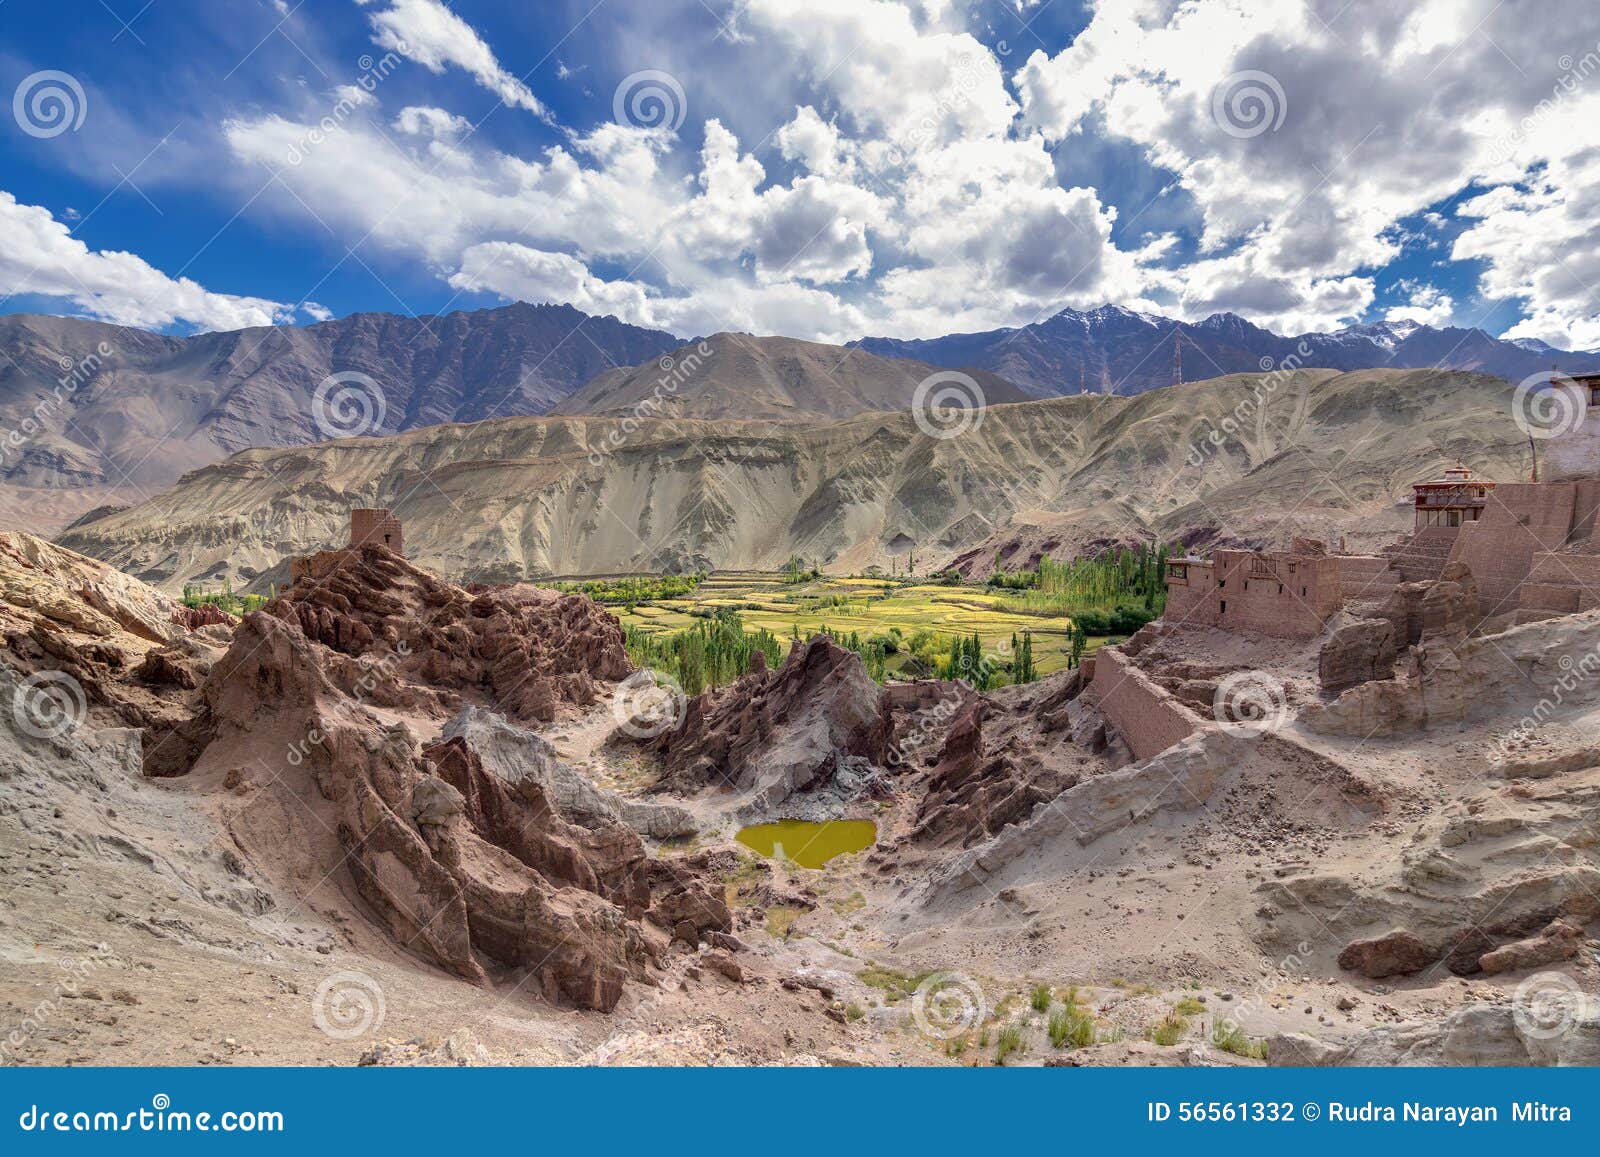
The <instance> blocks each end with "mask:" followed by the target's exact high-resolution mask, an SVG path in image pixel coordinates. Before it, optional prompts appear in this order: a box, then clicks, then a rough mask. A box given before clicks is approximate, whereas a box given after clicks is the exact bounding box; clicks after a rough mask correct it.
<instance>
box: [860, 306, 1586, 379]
mask: <svg viewBox="0 0 1600 1157" xmlns="http://www.w3.org/2000/svg"><path fill="white" fill-rule="evenodd" d="M851 344H852V345H854V346H857V347H859V348H861V349H866V350H871V351H872V352H873V353H876V354H883V355H884V356H885V357H904V358H919V359H921V360H922V361H925V362H932V363H933V364H934V365H939V366H980V367H982V368H983V369H986V370H991V371H993V372H994V373H997V374H1001V375H1003V376H1004V377H1006V378H1007V379H1008V380H1010V381H1013V382H1016V383H1017V384H1018V385H1020V386H1022V387H1023V388H1024V389H1027V390H1032V391H1033V392H1035V393H1037V394H1039V395H1041V396H1049V395H1052V394H1071V393H1077V392H1078V390H1079V389H1080V387H1083V386H1087V387H1088V388H1089V389H1091V390H1094V391H1096V392H1107V393H1118V394H1137V393H1142V392H1143V391H1145V390H1149V389H1155V388H1158V387H1161V386H1167V385H1171V384H1172V376H1173V373H1172V353H1173V346H1174V345H1175V344H1179V345H1181V346H1182V347H1183V348H1182V358H1183V369H1184V373H1185V377H1186V378H1188V379H1189V380H1196V379H1200V378H1206V377H1210V376H1212V375H1213V374H1228V373H1241V372H1250V371H1253V370H1255V369H1257V368H1258V367H1261V366H1266V367H1267V368H1269V369H1270V368H1271V367H1273V366H1274V365H1282V364H1285V363H1287V364H1289V365H1298V366H1306V367H1316V368H1319V369H1338V370H1359V369H1373V368H1377V367H1387V368H1393V369H1421V368H1440V369H1454V370H1471V371H1475V372H1477V373H1486V374H1499V375H1500V376H1502V377H1504V378H1508V379H1509V380H1511V381H1519V380H1521V379H1522V378H1524V377H1526V376H1528V375H1529V374H1537V373H1542V372H1544V371H1546V370H1549V369H1550V367H1551V366H1552V365H1556V366H1559V367H1560V368H1561V369H1563V370H1565V371H1567V372H1568V373H1575V372H1577V371H1579V370H1592V369H1593V368H1594V367H1595V365H1596V364H1597V363H1600V351H1596V350H1577V351H1574V352H1571V353H1568V352H1566V351H1565V350H1558V349H1555V348H1553V347H1551V346H1540V347H1537V348H1535V347H1534V346H1531V345H1528V344H1526V343H1523V342H1514V341H1502V340H1500V339H1499V338H1495V337H1491V336H1490V335H1489V334H1487V333H1485V332H1484V331H1483V330H1481V329H1457V328H1456V327H1454V326H1446V327H1444V328H1442V329H1435V328H1434V327H1433V326H1429V325H1419V324H1417V323H1416V322H1412V321H1401V322H1377V323H1376V324H1373V325H1352V326H1348V327H1346V328H1344V329H1341V330H1336V331H1334V332H1332V333H1304V334H1298V335H1295V336H1285V335H1283V334H1276V333H1273V332H1272V331H1270V330H1266V329H1262V328H1261V327H1260V326H1258V325H1253V324H1251V323H1250V322H1249V321H1246V320H1245V319H1244V318H1242V317H1240V316H1239V315H1238V314H1234V313H1214V314H1212V315H1211V316H1210V317H1208V318H1206V319H1205V320H1204V321H1200V322H1182V321H1179V320H1177V319H1176V318H1171V317H1160V316H1158V315H1156V314H1149V313H1136V312H1134V311H1133V310H1131V309H1124V308H1122V307H1121V306H1116V305H1103V306H1101V307H1100V308H1099V309H1093V310H1076V309H1064V310H1062V311H1061V312H1060V313H1058V314H1056V315H1054V316H1053V317H1048V318H1045V319H1044V320H1043V321H1036V322H1034V323H1033V324H1031V325H1025V326H1022V327H1021V328H1020V329H995V330H989V331H987V332H983V333H956V334H949V335H947V336H945V337H935V338H925V339H922V340H916V341H904V340H899V339H895V338H882V337H869V338H862V339H861V340H860V341H857V342H852V343H851Z"/></svg>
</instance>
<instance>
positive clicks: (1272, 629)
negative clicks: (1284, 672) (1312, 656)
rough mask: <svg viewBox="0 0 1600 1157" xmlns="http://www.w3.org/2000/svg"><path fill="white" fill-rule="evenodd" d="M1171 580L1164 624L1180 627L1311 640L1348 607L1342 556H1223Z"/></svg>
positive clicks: (1238, 553) (1240, 553)
mask: <svg viewBox="0 0 1600 1157" xmlns="http://www.w3.org/2000/svg"><path fill="white" fill-rule="evenodd" d="M1186 565H1187V566H1188V575H1187V576H1186V577H1185V578H1183V579H1171V578H1169V580H1168V583H1167V607H1166V611H1165V612H1164V613H1163V615H1162V618H1164V619H1166V620H1168V621H1169V622H1174V623H1189V624H1199V625H1203V626H1209V627H1223V628H1226V629H1228V630H1236V631H1259V632H1260V633H1261V634H1263V635H1274V636H1278V637H1282V638H1292V639H1310V638H1315V637H1316V636H1317V635H1319V634H1321V633H1322V627H1323V624H1324V623H1326V622H1327V621H1328V619H1329V618H1330V617H1331V616H1332V615H1333V614H1335V613H1336V612H1337V611H1338V610H1339V608H1340V607H1342V606H1343V605H1344V585H1345V578H1344V571H1343V561H1342V559H1341V557H1340V556H1338V555H1327V554H1322V555H1313V554H1292V553H1289V554H1258V553H1256V552H1255V551H1249V550H1219V551H1217V552H1216V553H1215V554H1213V555H1212V557H1211V561H1210V562H1209V563H1188V564H1186Z"/></svg>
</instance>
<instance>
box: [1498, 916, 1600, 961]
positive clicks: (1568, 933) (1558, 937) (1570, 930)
mask: <svg viewBox="0 0 1600 1157" xmlns="http://www.w3.org/2000/svg"><path fill="white" fill-rule="evenodd" d="M1582 944H1583V929H1582V928H1580V927H1579V926H1578V925H1576V924H1573V923H1570V922H1568V921H1566V920H1552V921H1551V922H1550V923H1549V924H1548V925H1547V926H1546V927H1545V930H1544V931H1543V932H1541V933H1539V935H1537V936H1530V937H1529V938H1528V939H1526V940H1517V941H1514V942H1513V943H1510V944H1505V945H1502V946H1501V947H1499V948H1496V949H1494V950H1492V951H1489V952H1485V953H1484V954H1483V955H1482V956H1480V957H1478V966H1479V967H1480V968H1481V969H1483V971H1484V972H1487V973H1489V974H1491V975H1493V974H1494V973H1496V972H1515V971H1517V970H1518V969H1521V968H1537V967H1538V966H1539V965H1541V964H1553V963H1555V962H1556V961H1557V960H1571V959H1572V958H1573V957H1574V956H1576V955H1577V954H1578V949H1579V948H1580V947H1581V946H1582Z"/></svg>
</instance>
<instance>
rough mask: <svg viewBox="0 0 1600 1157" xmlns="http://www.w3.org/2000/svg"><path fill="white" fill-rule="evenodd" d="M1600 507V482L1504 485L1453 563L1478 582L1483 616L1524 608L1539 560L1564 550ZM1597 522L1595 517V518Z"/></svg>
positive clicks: (1468, 531)
mask: <svg viewBox="0 0 1600 1157" xmlns="http://www.w3.org/2000/svg"><path fill="white" fill-rule="evenodd" d="M1596 502H1600V482H1511V483H1502V484H1501V485H1500V486H1498V487H1496V488H1495V490H1494V492H1493V493H1491V494H1490V495H1489V501H1488V505H1486V506H1485V507H1484V509H1483V516H1482V517H1481V518H1479V519H1478V520H1477V521H1476V522H1469V523H1467V524H1466V525H1465V526H1463V527H1462V528H1461V534H1460V536H1459V537H1457V539H1456V545H1455V550H1454V551H1453V553H1452V554H1451V556H1450V561H1451V562H1462V563H1465V564H1466V565H1467V569H1468V570H1470V571H1471V572H1472V575H1473V577H1474V578H1476V579H1477V580H1478V601H1479V607H1480V610H1481V613H1482V614H1483V615H1484V616H1485V617H1489V618H1493V617H1496V616H1500V615H1504V614H1506V613H1508V612H1511V611H1514V610H1516V609H1517V608H1518V606H1519V604H1520V601H1521V596H1522V584H1523V582H1524V581H1525V580H1526V579H1527V578H1528V576H1529V574H1531V573H1532V571H1533V561H1534V556H1535V555H1537V554H1541V553H1544V552H1547V551H1553V550H1560V549H1561V547H1562V546H1563V545H1565V544H1566V542H1567V541H1568V538H1569V537H1570V536H1572V534H1573V533H1574V531H1581V530H1583V529H1586V528H1585V527H1583V526H1582V525H1581V524H1582V523H1583V522H1584V521H1585V519H1584V518H1583V517H1582V515H1583V513H1584V512H1586V511H1590V510H1593V508H1594V505H1595V503H1596ZM1591 517H1592V516H1591Z"/></svg>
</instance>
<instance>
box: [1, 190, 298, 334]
mask: <svg viewBox="0 0 1600 1157" xmlns="http://www.w3.org/2000/svg"><path fill="white" fill-rule="evenodd" d="M0 236H3V237H4V238H5V243H4V244H3V245H0V294H4V295H5V296H7V297H17V296H21V295H24V294H37V295H39V296H42V297H51V298H59V299H61V300H64V301H69V302H71V303H72V304H73V305H74V306H76V307H77V308H78V309H80V310H82V311H83V312H84V313H85V314H87V315H89V316H90V317H95V318H99V319H101V320H103V321H110V322H116V323H117V324H119V325H131V326H139V327H141V328H145V329H164V328H166V327H168V326H172V325H177V324H179V323H187V324H189V325H192V326H195V327H197V328H199V329H205V330H226V329H241V328H244V327H246V326H254V325H272V324H274V323H276V322H287V321H289V320H291V319H292V316H293V310H292V309H291V308H290V307H288V306H285V305H282V304H280V303H278V302H275V301H267V300H266V299H264V298H259V297H234V296H231V295H229V294H223V293H212V292H211V291H209V290H207V289H206V288H205V287H204V286H202V285H200V284H198V283H197V282H194V281H191V280H190V279H189V278H187V277H179V278H172V277H168V276H167V275H166V274H165V273H162V272H161V271H160V270H159V269H156V268H155V267H153V266H151V265H150V264H149V263H148V262H146V261H144V260H143V259H142V258H140V257H136V256H135V255H134V254H132V253H121V252H116V251H112V250H93V249H90V248H89V247H88V246H87V245H85V244H84V243H83V242H82V241H79V240H78V239H77V238H75V237H73V236H72V235H71V234H70V233H69V232H68V231H67V227H66V226H65V225H63V224H61V223H60V222H59V221H57V220H56V219H55V218H54V217H52V216H51V215H50V213H49V211H48V210H46V209H43V208H40V207H39V206H37V205H24V204H21V203H20V202H18V201H17V199H16V198H15V197H14V196H12V195H11V194H10V193H8V192H5V191H4V190H0Z"/></svg>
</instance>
